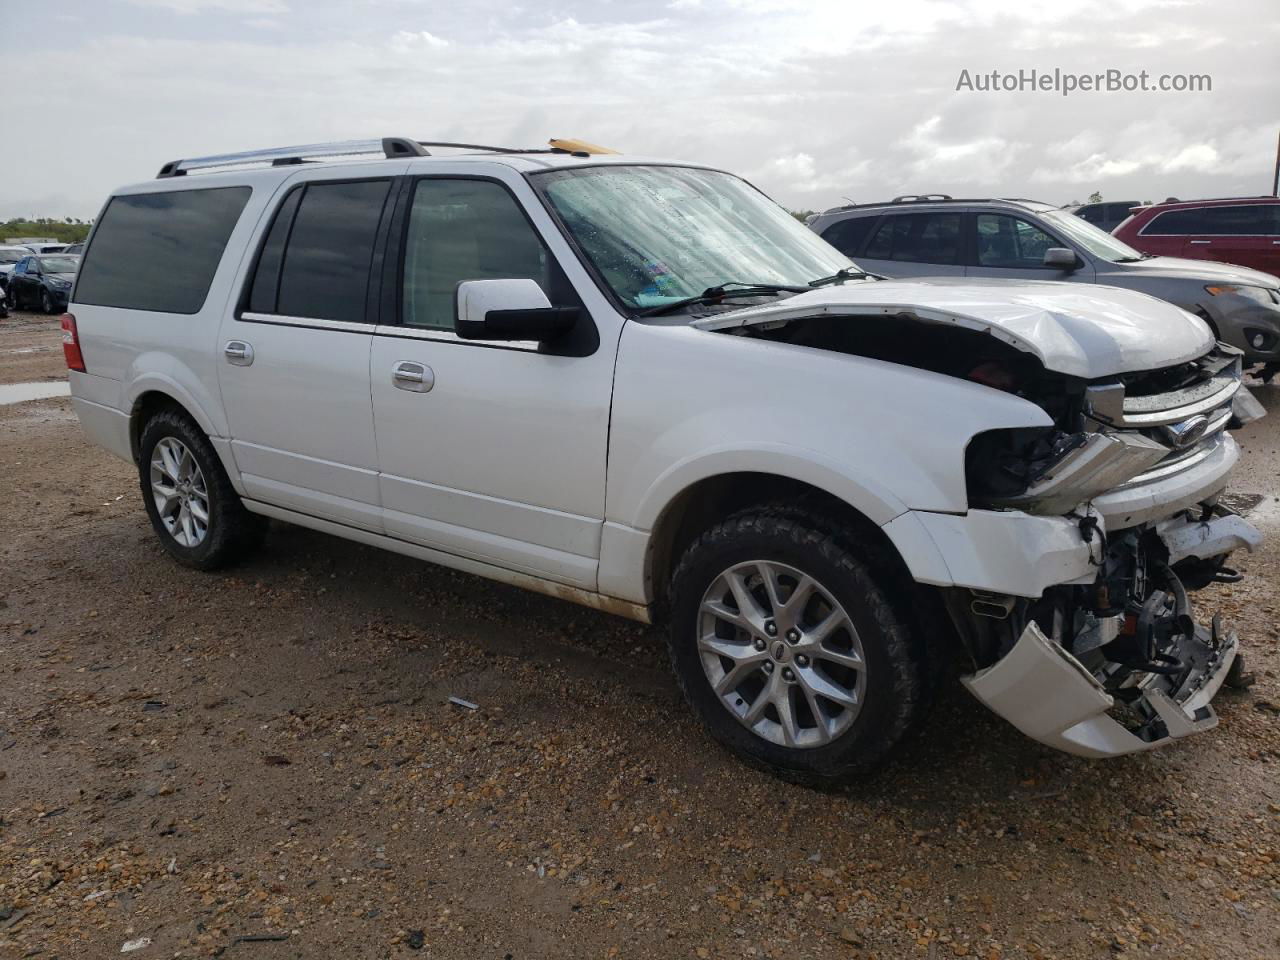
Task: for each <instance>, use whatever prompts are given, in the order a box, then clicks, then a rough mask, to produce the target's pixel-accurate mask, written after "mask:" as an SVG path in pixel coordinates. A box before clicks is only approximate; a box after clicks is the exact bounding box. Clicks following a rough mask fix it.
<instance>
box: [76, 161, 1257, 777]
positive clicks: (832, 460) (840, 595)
mask: <svg viewBox="0 0 1280 960" xmlns="http://www.w3.org/2000/svg"><path fill="white" fill-rule="evenodd" d="M436 146H437V145H433V144H422V143H419V142H416V141H410V140H386V141H381V142H378V141H371V142H368V143H344V144H335V145H328V146H324V145H321V146H315V147H308V148H290V149H280V150H272V151H265V152H262V153H255V154H247V155H231V156H223V157H211V158H204V159H202V160H187V161H175V162H173V163H170V164H167V165H166V166H165V167H164V168H163V169H162V171H161V175H160V176H159V177H158V178H157V179H155V180H153V181H149V182H146V183H142V184H138V185H135V186H131V187H127V188H125V189H122V190H120V191H119V192H117V193H116V194H115V195H114V196H112V197H111V199H110V200H109V202H108V203H107V205H106V207H105V209H104V210H103V211H102V214H101V216H99V217H98V219H97V222H96V225H95V227H94V231H93V234H92V236H91V237H90V239H89V244H88V248H87V251H86V253H85V255H84V260H83V264H82V266H81V269H80V273H79V277H78V280H77V283H76V288H75V291H74V294H73V299H72V304H71V308H70V309H71V311H72V313H69V314H68V315H67V316H66V317H64V319H63V326H64V340H65V346H66V353H67V360H68V365H69V366H70V367H71V369H72V371H73V372H72V373H71V386H72V393H73V398H74V399H73V403H74V405H75V409H76V412H77V413H78V414H79V417H80V419H81V421H82V423H83V424H84V426H85V429H86V430H87V431H88V433H89V435H90V436H91V437H92V438H93V439H94V440H96V441H97V442H98V443H100V444H102V445H103V446H105V447H107V448H108V449H109V450H111V451H113V452H114V453H116V454H118V455H119V456H121V457H124V458H126V459H128V460H130V461H132V462H134V463H136V464H137V465H138V471H139V477H140V481H141V487H142V495H143V501H144V503H145V506H146V509H147V512H148V514H149V515H150V517H151V522H152V524H153V525H154V527H155V529H156V532H157V535H158V536H159V537H160V539H161V541H162V542H163V543H164V545H165V547H166V549H167V550H168V551H169V553H171V554H172V555H173V556H174V557H175V558H176V559H178V560H179V561H180V562H182V563H185V564H188V565H190V566H193V567H197V568H200V569H208V568H212V567H215V566H218V565H221V564H224V563H227V562H229V561H231V560H232V559H234V558H236V557H238V556H240V555H241V554H242V553H243V552H244V551H245V550H246V549H247V548H250V547H252V546H253V545H254V544H255V543H257V542H258V540H259V538H260V536H261V535H262V531H263V528H264V522H265V520H266V518H268V517H270V518H275V519H277V520H284V521H288V522H290V523H296V524H301V525H303V526H307V527H311V528H314V529H316V530H321V531H325V532H327V533H332V534H334V535H337V536H341V537H347V538H349V539H352V540H357V541H360V542H363V543H369V544H376V545H378V546H382V547H386V548H387V549H390V550H395V551H398V552H400V553H403V554H407V555H409V556H413V557H419V558H421V559H424V560H429V561H432V562H434V563H439V564H444V565H446V566H450V567H454V568H457V569H460V570H465V571H469V572H472V573H476V574H480V575H482V576H487V577H492V578H494V579H497V580H502V581H505V582H508V583H514V584H518V585H520V586H524V587H528V588H530V589H534V590H539V591H543V592H546V593H550V594H553V595H555V596H559V597H563V598H565V599H568V600H573V601H576V602H578V603H583V604H587V605H589V606H593V607H597V608H599V609H603V610H608V611H610V612H613V613H617V614H621V615H623V616H628V617H633V618H635V619H637V620H642V621H649V620H651V619H654V618H657V617H662V618H665V619H667V620H668V621H669V623H670V647H671V659H672V662H673V664H674V667H675V672H676V675H677V677H678V680H679V682H680V685H681V687H682V688H683V689H684V691H685V693H686V695H687V696H688V699H689V701H690V703H691V704H692V705H693V707H694V708H695V710H696V711H697V712H698V713H699V714H700V716H701V718H702V719H703V721H704V722H705V723H706V725H707V727H708V728H709V729H710V731H711V732H712V733H713V734H714V735H715V736H716V737H718V738H719V739H720V740H721V741H723V742H725V743H726V744H728V745H729V746H730V747H731V748H732V749H734V750H735V751H737V752H738V753H739V754H741V755H743V756H745V757H747V758H749V759H751V760H753V761H754V762H756V763H759V764H763V765H765V766H767V767H769V768H772V769H774V770H776V771H777V772H779V773H781V774H783V775H785V776H789V777H792V778H796V779H801V780H807V781H810V782H836V781H842V780H848V779H850V778H852V777H855V776H857V775H859V774H860V773H862V772H864V771H866V770H867V769H869V768H870V767H871V766H873V765H874V764H875V763H876V762H877V761H879V760H880V759H882V758H883V757H884V756H885V755H886V754H887V753H888V752H889V751H890V749H891V748H892V747H893V746H894V745H895V744H896V743H897V742H898V741H899V740H900V738H901V737H902V736H903V734H904V733H906V732H907V730H908V729H909V728H910V727H911V725H912V724H913V721H915V720H917V719H918V718H919V716H920V715H921V714H922V711H923V708H924V707H925V705H926V704H927V702H928V700H929V697H930V694H931V692H932V690H933V689H934V687H935V686H936V683H937V682H938V680H939V677H940V676H941V675H942V673H943V668H944V666H945V665H946V664H947V662H948V661H949V660H950V659H951V658H952V657H953V656H954V657H955V658H956V659H958V660H959V661H961V663H962V664H963V670H964V677H963V681H964V683H965V684H966V686H967V687H968V688H969V689H970V690H971V691H972V692H973V693H974V694H975V695H976V696H977V697H978V698H979V699H980V700H982V701H983V702H984V703H985V704H987V705H988V706H989V707H990V708H991V709H993V710H994V711H995V712H997V713H998V714H1000V715H1002V716H1004V717H1006V718H1007V719H1008V720H1009V721H1010V722H1012V723H1013V724H1015V725H1016V726H1017V727H1018V728H1019V729H1020V730H1022V731H1023V732H1025V733H1026V734H1028V735H1030V736H1032V737H1034V738H1036V739H1038V740H1041V741H1043V742H1044V743H1047V744H1051V745H1053V746H1055V747H1058V748H1061V749H1063V750H1067V751H1070V752H1073V753H1077V754H1082V755H1085V756H1095V757H1096V756H1112V755H1117V754H1123V753H1129V752H1132V751H1135V750H1144V749H1148V748H1150V747H1154V746H1157V745H1159V744H1162V743H1165V742H1167V741H1168V740H1170V739H1172V738H1177V737H1182V736H1185V735H1187V734H1190V733H1193V732H1196V731H1199V730H1203V729H1205V728H1207V727H1210V726H1212V725H1213V724H1214V723H1215V722H1216V720H1215V717H1214V714H1213V711H1212V709H1211V708H1210V706H1209V700H1210V698H1211V697H1212V696H1213V695H1214V693H1215V692H1216V691H1217V689H1218V687H1219V686H1220V685H1221V684H1222V683H1223V682H1224V680H1225V679H1227V677H1228V674H1229V672H1230V671H1231V669H1232V666H1233V661H1234V660H1235V657H1236V648H1237V640H1236V637H1235V635H1234V634H1233V633H1231V632H1229V631H1227V630H1225V629H1223V628H1221V627H1220V626H1219V625H1218V623H1217V621H1216V619H1215V621H1214V625H1213V626H1212V627H1201V626H1197V625H1196V623H1195V622H1194V620H1193V619H1192V617H1191V613H1190V608H1189V604H1188V600H1187V590H1188V589H1195V588H1197V587H1200V586H1204V585H1205V584H1207V583H1210V582H1213V581H1223V580H1231V579H1234V578H1236V577H1237V576H1238V575H1237V574H1235V573H1234V571H1232V570H1231V569H1230V568H1229V567H1227V566H1225V564H1224V560H1225V559H1226V557H1227V555H1228V554H1229V553H1230V552H1231V551H1232V550H1233V549H1235V548H1237V547H1240V546H1246V547H1249V548H1252V547H1253V546H1254V545H1256V543H1257V542H1258V540H1259V535H1258V533H1257V531H1256V530H1255V529H1254V528H1253V527H1251V526H1250V525H1249V524H1248V523H1247V522H1245V521H1244V520H1243V519H1242V518H1241V517H1239V516H1236V515H1235V514H1232V513H1230V512H1229V511H1227V510H1225V509H1224V508H1222V507H1221V506H1219V505H1218V503H1217V499H1218V496H1219V494H1220V493H1221V492H1222V491H1223V489H1224V487H1225V486H1226V485H1227V481H1228V475H1229V473H1230V471H1231V468H1232V465H1233V464H1234V463H1235V461H1236V458H1237V447H1236V444H1235V442H1234V441H1233V440H1232V438H1231V436H1230V435H1229V434H1228V433H1227V432H1226V429H1225V428H1226V427H1227V426H1228V424H1229V423H1230V422H1232V421H1233V420H1234V421H1237V422H1239V421H1243V420H1248V419H1252V418H1254V417H1256V416H1258V415H1259V414H1260V412H1261V408H1260V406H1259V405H1258V404H1257V401H1256V400H1254V399H1253V398H1252V397H1250V396H1249V394H1248V392H1247V390H1245V389H1244V388H1243V387H1242V386H1241V382H1240V357H1239V354H1238V352H1236V351H1233V350H1232V349H1230V348H1226V347H1223V346H1222V345H1219V344H1215V342H1214V339H1213V337H1212V335H1211V334H1210V332H1209V329H1208V328H1207V327H1206V326H1205V324H1204V323H1203V322H1201V321H1200V320H1199V319H1197V318H1196V317H1193V316H1191V315H1190V314H1188V313H1186V312H1184V311H1183V310H1180V309H1179V308H1177V307H1175V306H1173V305H1171V304H1168V303H1164V302H1162V301H1159V300H1155V299H1152V298H1150V297H1147V296H1144V295H1142V294H1139V293H1134V292H1130V291H1125V290H1115V289H1109V288H1105V287H1088V288H1082V287H1080V286H1079V285H1067V284H1057V283H1039V282H1035V283H1033V282H1027V283H1014V282H1004V281H980V280H964V279H957V280H946V281H933V282H929V281H910V282H897V281H880V280H876V279H873V278H870V277H867V276H866V275H865V274H862V273H861V272H859V271H858V270H857V268H856V267H855V266H854V264H852V263H851V262H850V261H849V260H848V259H846V258H845V257H844V256H842V255H841V254H840V253H838V252H837V251H836V250H835V249H834V248H832V247H830V246H829V245H828V244H827V243H826V242H824V241H823V240H821V239H820V238H819V237H817V236H816V235H815V234H813V233H812V232H810V231H809V230H806V229H805V228H804V227H803V226H802V225H801V224H799V223H797V222H796V221H795V220H794V219H792V218H791V217H790V216H789V215H788V214H787V213H786V212H785V211H783V210H782V209H781V208H780V207H778V206H777V205H776V204H774V203H773V202H771V201H770V200H769V199H768V198H766V197H765V196H763V195H762V194H761V193H760V192H758V191H757V190H756V189H755V188H753V187H752V186H751V185H750V184H748V183H746V182H744V181H743V180H741V179H739V178H737V177H735V176H732V175H730V174H727V173H722V172H719V171H716V170H710V169H706V168H704V167H698V166H694V165H690V164H673V163H662V162H654V161H642V160H637V159H631V158H626V157H621V156H616V155H612V156H610V155H601V154H599V153H595V152H592V151H589V150H579V149H570V150H568V151H566V150H526V151H520V150H500V149H496V148H494V149H481V148H476V149H475V150H473V151H472V152H470V153H465V154H454V155H447V156H445V155H440V156H429V155H427V149H426V148H427V147H432V148H433V149H434V148H435V147H436ZM370 149H373V150H377V151H378V152H379V153H381V154H382V156H380V157H378V158H376V159H372V160H352V159H350V155H353V154H356V153H358V152H362V151H367V150H370ZM338 155H345V156H346V157H347V159H343V160H334V159H332V158H333V157H335V156H338ZM321 157H325V158H329V162H314V161H316V160H317V159H318V158H321ZM208 170H219V171H220V172H204V173H201V174H200V175H197V173H198V172H199V171H208Z"/></svg>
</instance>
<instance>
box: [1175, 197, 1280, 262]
mask: <svg viewBox="0 0 1280 960" xmlns="http://www.w3.org/2000/svg"><path fill="white" fill-rule="evenodd" d="M1278 209H1280V206H1276V205H1274V204H1262V203H1250V204H1240V205H1238V206H1223V207H1204V208H1202V209H1199V210H1196V211H1194V213H1195V214H1196V217H1195V222H1194V227H1195V229H1194V231H1189V235H1188V236H1187V237H1186V239H1185V241H1184V247H1183V256H1187V257H1193V258H1195V259H1196V260H1217V261H1219V262H1221V263H1234V264H1236V265H1237V266H1241V267H1252V268H1253V269H1255V270H1265V271H1267V272H1268V273H1275V271H1276V259H1277V258H1276V251H1277V250H1280V245H1277V244H1276V242H1275V241H1277V240H1280V236H1277V231H1276V223H1275V220H1276V216H1275V211H1276V210H1278Z"/></svg>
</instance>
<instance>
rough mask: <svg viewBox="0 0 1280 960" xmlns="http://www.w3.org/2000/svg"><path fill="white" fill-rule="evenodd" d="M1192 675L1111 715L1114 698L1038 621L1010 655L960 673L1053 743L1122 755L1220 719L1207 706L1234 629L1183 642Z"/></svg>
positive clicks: (1222, 673) (1085, 752)
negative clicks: (1128, 721)
mask: <svg viewBox="0 0 1280 960" xmlns="http://www.w3.org/2000/svg"><path fill="white" fill-rule="evenodd" d="M1184 648H1189V649H1184V650H1183V651H1182V652H1183V653H1185V654H1186V655H1187V656H1188V657H1189V658H1190V659H1191V662H1192V663H1193V667H1192V670H1191V672H1190V674H1189V676H1188V677H1187V678H1186V679H1185V680H1184V681H1183V682H1182V683H1180V684H1179V685H1178V687H1177V688H1176V689H1173V690H1169V689H1165V687H1164V686H1163V685H1162V684H1161V682H1160V681H1162V680H1163V679H1164V678H1156V679H1155V680H1154V681H1153V682H1151V683H1150V684H1149V685H1148V686H1147V687H1146V689H1144V690H1143V691H1142V694H1141V696H1140V698H1139V700H1138V701H1137V702H1136V703H1135V704H1134V705H1133V707H1134V708H1135V711H1134V712H1135V716H1136V717H1137V718H1138V720H1139V722H1138V723H1136V724H1133V725H1129V726H1126V725H1124V724H1121V723H1120V722H1119V721H1118V720H1116V719H1115V718H1114V717H1112V716H1111V714H1110V711H1111V710H1112V709H1113V708H1114V707H1115V700H1114V699H1113V698H1112V696H1111V695H1110V694H1108V693H1107V692H1106V690H1104V689H1103V687H1102V685H1101V684H1100V683H1098V681H1097V680H1095V679H1094V677H1093V675H1092V674H1090V673H1089V671H1088V670H1086V669H1085V668H1084V666H1083V664H1081V663H1080V661H1079V660H1077V659H1076V658H1075V657H1073V656H1072V655H1071V654H1069V653H1068V652H1067V651H1066V650H1064V649H1063V648H1062V646H1061V645H1060V644H1058V643H1056V642H1055V641H1053V640H1050V639H1049V638H1048V637H1046V636H1045V635H1044V633H1043V632H1041V630H1040V628H1039V627H1038V626H1036V624H1035V623H1034V622H1033V623H1031V624H1030V625H1028V627H1027V628H1026V630H1024V631H1023V633H1022V637H1021V639H1019V641H1018V642H1017V644H1015V645H1014V647H1013V649H1012V650H1010V651H1009V653H1007V654H1006V655H1005V656H1004V657H1002V658H1001V659H1000V660H998V661H997V662H996V663H995V664H993V665H992V666H990V667H988V668H986V669H985V670H979V671H978V672H977V673H975V674H971V675H970V676H967V677H963V678H961V682H962V683H964V685H965V687H966V688H968V690H969V692H970V693H972V694H973V695H974V696H975V697H977V698H978V699H979V700H981V701H982V702H983V703H984V704H985V705H986V706H987V707H989V708H990V709H991V710H992V711H993V712H995V713H997V714H999V715H1000V716H1001V717H1003V718H1004V719H1006V720H1008V721H1009V722H1010V723H1011V724H1013V725H1014V726H1015V727H1017V728H1018V729H1019V730H1021V731H1022V732H1023V733H1025V734H1026V735H1027V736H1029V737H1031V738H1032V739H1033V740H1038V741H1040V742H1041V743H1043V744H1046V745H1048V746H1050V747H1055V748H1057V749H1058V750H1062V751H1064V752H1066V753H1072V754H1075V755H1077V756H1081V757H1095V758H1097V757H1119V756H1123V755H1124V754H1127V753H1138V752H1141V751H1143V750H1153V749H1155V748H1156V747H1161V746H1164V745H1165V744H1167V743H1170V742H1171V741H1173V740H1179V739H1181V738H1183V737H1187V736H1190V735H1191V734H1194V733H1202V732H1203V731H1205V730H1211V729H1213V728H1214V727H1215V726H1217V725H1218V717H1217V714H1215V713H1214V712H1213V708H1212V707H1211V706H1209V701H1210V700H1212V699H1213V697H1214V695H1215V694H1216V693H1217V692H1218V689H1219V688H1220V687H1221V686H1222V684H1223V682H1224V681H1225V680H1226V678H1227V673H1228V672H1229V671H1230V669H1231V664H1232V662H1233V661H1234V660H1235V658H1236V651H1237V648H1238V640H1237V638H1236V635H1235V633H1228V634H1226V635H1222V636H1215V635H1214V632H1213V631H1211V630H1207V629H1206V628H1204V627H1199V628H1198V629H1197V630H1196V635H1195V638H1194V640H1190V641H1188V642H1187V643H1184Z"/></svg>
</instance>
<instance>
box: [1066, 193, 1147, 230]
mask: <svg viewBox="0 0 1280 960" xmlns="http://www.w3.org/2000/svg"><path fill="white" fill-rule="evenodd" d="M1141 205H1142V204H1141V203H1139V202H1138V201H1137V200H1106V201H1103V202H1099V203H1082V204H1078V205H1077V206H1074V207H1063V208H1062V209H1064V210H1066V211H1067V213H1071V214H1075V215H1076V216H1077V217H1079V218H1080V219H1081V220H1083V221H1085V223H1092V224H1093V225H1094V226H1095V227H1097V228H1098V229H1099V230H1105V231H1106V232H1107V233H1110V232H1111V231H1112V230H1114V229H1115V228H1116V227H1118V226H1119V225H1120V224H1122V223H1123V222H1124V220H1125V218H1126V217H1128V216H1129V211H1131V210H1132V209H1133V208H1134V207H1139V206H1141Z"/></svg>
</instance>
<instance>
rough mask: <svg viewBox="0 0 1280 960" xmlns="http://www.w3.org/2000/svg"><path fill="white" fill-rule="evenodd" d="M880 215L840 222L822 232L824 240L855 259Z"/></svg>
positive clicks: (852, 218)
mask: <svg viewBox="0 0 1280 960" xmlns="http://www.w3.org/2000/svg"><path fill="white" fill-rule="evenodd" d="M878 217H879V214H872V215H871V216H869V217H849V218H848V219H847V220H838V221H836V222H835V223H833V224H832V225H831V226H829V227H827V229H825V230H823V231H822V239H823V240H825V241H827V243H829V244H831V245H832V246H833V247H835V248H836V249H837V250H839V251H840V252H841V253H843V254H844V255H845V256H846V257H855V256H857V255H858V253H859V252H860V251H861V250H862V245H863V244H864V243H865V242H866V239H867V234H869V233H870V232H871V228H872V227H873V226H875V223H876V220H877V219H878Z"/></svg>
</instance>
